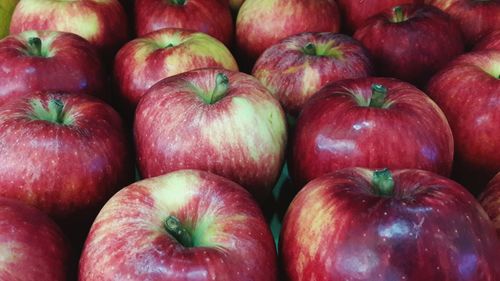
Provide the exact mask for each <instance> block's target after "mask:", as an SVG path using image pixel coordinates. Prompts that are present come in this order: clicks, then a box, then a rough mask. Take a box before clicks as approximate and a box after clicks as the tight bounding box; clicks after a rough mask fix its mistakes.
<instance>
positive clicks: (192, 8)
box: [134, 0, 233, 46]
mask: <svg viewBox="0 0 500 281" xmlns="http://www.w3.org/2000/svg"><path fill="white" fill-rule="evenodd" d="M134 11H135V29H136V32H137V35H138V36H144V35H146V34H147V33H150V32H153V31H157V30H160V29H162V28H167V27H168V28H183V29H188V30H193V31H198V32H204V33H207V34H209V35H211V36H213V37H215V38H217V39H218V40H219V41H221V42H223V43H224V44H225V45H226V46H229V45H230V44H231V41H232V38H233V18H232V16H231V11H230V9H229V6H228V5H227V3H225V2H224V1H222V0H136V1H135V10H134Z"/></svg>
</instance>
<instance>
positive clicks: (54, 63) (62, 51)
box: [0, 31, 104, 106]
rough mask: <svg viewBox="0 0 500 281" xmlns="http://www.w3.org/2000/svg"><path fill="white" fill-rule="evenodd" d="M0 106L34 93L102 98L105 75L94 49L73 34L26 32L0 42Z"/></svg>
mask: <svg viewBox="0 0 500 281" xmlns="http://www.w3.org/2000/svg"><path fill="white" fill-rule="evenodd" d="M0 85H2V86H1V87H0V106H1V105H2V104H4V103H6V102H7V101H9V100H10V99H12V98H17V97H20V96H23V95H26V94H28V93H30V92H33V91H45V90H61V91H68V92H75V93H82V94H90V95H97V96H100V97H103V96H104V72H103V70H102V65H101V62H100V61H99V57H98V55H97V53H96V52H95V50H94V48H93V47H92V46H91V45H90V43H89V42H87V41H86V40H85V39H83V38H81V37H80V36H77V35H74V34H72V33H65V32H56V31H26V32H23V33H20V34H18V35H11V36H9V37H7V38H4V39H3V40H2V41H0Z"/></svg>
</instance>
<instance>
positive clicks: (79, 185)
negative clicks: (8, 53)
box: [0, 92, 133, 218]
mask: <svg viewBox="0 0 500 281" xmlns="http://www.w3.org/2000/svg"><path fill="white" fill-rule="evenodd" d="M0 144H1V145H0V155H2V161H1V162H0V186H1V188H0V196H4V197H9V198H16V199H19V200H21V201H23V202H25V203H28V204H30V205H33V206H35V207H37V208H39V209H41V210H43V211H44V212H46V213H48V214H50V215H51V216H53V217H56V218H67V217H70V216H73V215H75V214H81V213H85V212H90V211H91V210H93V209H94V208H96V207H100V206H101V205H100V204H102V203H104V202H105V200H107V199H108V198H109V197H110V196H111V194H112V193H114V192H115V191H116V190H118V189H119V188H121V187H123V186H125V185H126V184H128V183H129V182H130V179H131V178H133V169H132V166H133V164H132V159H131V155H130V153H129V146H128V145H127V142H126V139H125V133H124V130H123V129H122V123H121V120H120V117H119V115H118V114H117V113H116V112H115V111H114V110H113V109H112V108H111V107H110V106H108V105H107V104H105V103H104V102H102V101H100V100H98V99H96V98H93V97H91V96H88V95H79V94H73V93H71V94H70V93H59V92H39V93H31V94H27V95H25V96H23V97H22V98H19V99H15V100H12V101H11V102H9V103H7V104H5V105H4V106H3V107H1V108H0Z"/></svg>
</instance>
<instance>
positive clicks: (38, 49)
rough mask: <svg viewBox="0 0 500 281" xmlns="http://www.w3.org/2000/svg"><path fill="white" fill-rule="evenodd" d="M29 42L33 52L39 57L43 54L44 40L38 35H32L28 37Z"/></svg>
mask: <svg viewBox="0 0 500 281" xmlns="http://www.w3.org/2000/svg"><path fill="white" fill-rule="evenodd" d="M28 44H29V46H30V47H31V48H30V49H31V50H30V51H31V54H32V55H34V56H37V57H41V56H42V40H41V39H40V38H38V37H31V38H29V39H28Z"/></svg>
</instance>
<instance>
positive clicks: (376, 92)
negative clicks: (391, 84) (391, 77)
mask: <svg viewBox="0 0 500 281" xmlns="http://www.w3.org/2000/svg"><path fill="white" fill-rule="evenodd" d="M386 97H387V88H386V87H384V86H382V85H380V84H373V85H372V97H371V99H370V104H369V106H370V107H376V108H382V107H383V106H384V103H385V98H386Z"/></svg>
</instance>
